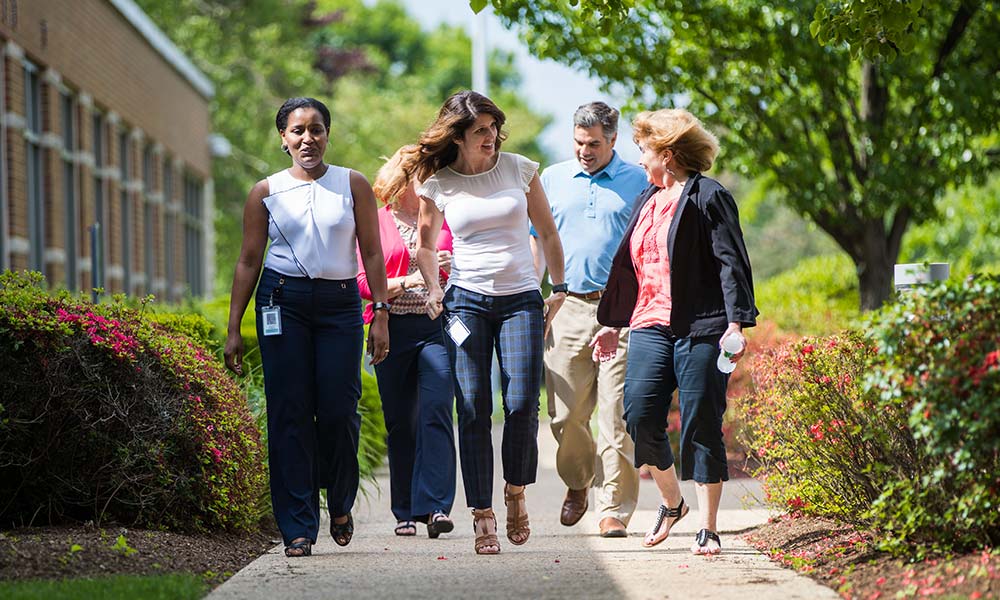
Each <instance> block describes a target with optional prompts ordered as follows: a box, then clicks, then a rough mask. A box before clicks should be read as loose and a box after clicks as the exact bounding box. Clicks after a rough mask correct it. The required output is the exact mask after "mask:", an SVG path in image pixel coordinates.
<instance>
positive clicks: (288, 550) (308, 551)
mask: <svg viewBox="0 0 1000 600" xmlns="http://www.w3.org/2000/svg"><path fill="white" fill-rule="evenodd" d="M298 550H301V551H302V552H301V554H298V553H296V551H298ZM285 556H287V557H288V558H301V557H303V556H312V542H310V541H309V540H306V539H301V540H299V541H297V542H292V543H291V544H288V545H287V546H285Z"/></svg>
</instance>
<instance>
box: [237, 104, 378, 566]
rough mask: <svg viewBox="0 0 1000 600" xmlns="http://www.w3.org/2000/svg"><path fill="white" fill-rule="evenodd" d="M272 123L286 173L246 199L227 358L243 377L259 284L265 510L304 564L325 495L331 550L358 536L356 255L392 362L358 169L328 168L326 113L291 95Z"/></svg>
mask: <svg viewBox="0 0 1000 600" xmlns="http://www.w3.org/2000/svg"><path fill="white" fill-rule="evenodd" d="M275 125H276V126H277V128H278V133H279V134H280V135H281V141H282V146H281V147H282V150H284V151H285V152H286V153H288V155H289V156H290V157H291V159H292V165H291V167H290V168H288V169H285V170H283V171H280V172H278V173H275V174H273V175H271V176H270V177H268V178H267V179H265V180H263V181H260V182H258V183H257V185H255V186H254V187H253V189H252V190H251V191H250V195H249V197H248V198H247V203H246V207H245V208H244V212H243V246H242V248H241V250H240V258H239V260H238V261H237V263H236V272H235V275H234V276H233V288H232V294H231V298H230V304H229V332H228V336H227V338H226V347H225V357H226V366H227V367H229V368H230V369H232V370H233V371H234V372H236V373H237V374H242V372H243V367H242V363H243V338H242V336H241V335H240V321H242V319H243V313H244V312H245V311H246V307H247V304H248V303H249V301H250V295H251V294H252V293H253V291H254V287H255V286H256V288H257V295H256V298H255V305H256V307H255V310H256V316H257V337H258V342H259V344H260V354H261V361H262V364H263V368H264V391H265V395H266V397H267V432H268V464H269V468H270V477H271V504H272V507H273V509H274V516H275V519H276V521H277V523H278V528H279V529H280V530H281V535H282V538H283V539H284V542H285V555H286V556H290V557H295V556H309V555H310V554H311V553H312V545H313V544H315V543H316V538H317V535H318V532H319V519H320V507H319V491H320V489H321V488H326V490H327V507H328V509H329V511H330V518H331V520H330V534H331V535H332V536H333V539H334V541H335V542H336V543H337V544H339V545H341V546H346V545H347V544H348V543H350V541H351V537H352V536H353V534H354V521H353V519H352V518H351V508H352V507H353V506H354V499H355V497H356V495H357V491H358V479H359V475H358V457H357V453H358V438H359V434H360V428H361V418H360V416H359V415H358V410H357V409H358V400H359V399H360V398H361V360H360V359H361V352H362V350H361V349H362V335H363V329H362V323H361V299H360V296H359V293H358V285H357V280H356V279H355V277H356V276H357V274H358V264H357V258H356V256H358V255H360V256H361V260H362V262H363V263H364V266H365V269H366V271H367V273H368V284H369V286H370V288H371V293H372V297H373V298H374V300H375V303H374V305H373V306H374V308H375V315H376V316H375V317H374V320H373V321H372V324H371V328H370V330H369V337H368V351H369V353H370V354H371V356H372V363H378V362H380V361H382V360H383V359H385V357H386V355H387V354H388V353H389V337H388V335H389V334H388V329H387V326H386V322H387V309H388V304H386V298H387V291H386V280H385V265H384V264H383V261H382V248H381V245H380V243H379V232H378V216H377V212H376V204H375V196H374V194H373V193H372V188H371V186H370V185H368V181H367V180H366V179H365V178H364V176H363V175H361V174H360V173H358V172H357V171H353V170H351V169H347V168H344V167H338V166H334V165H329V164H326V163H325V162H324V161H323V154H324V152H325V151H326V146H327V143H328V142H329V137H328V136H329V132H330V111H329V110H328V109H327V107H326V106H325V105H324V104H323V103H322V102H320V101H318V100H315V99H313V98H291V99H289V100H287V101H286V102H285V103H284V104H283V105H282V106H281V108H280V109H279V110H278V114H277V117H276V118H275ZM268 241H270V244H271V245H270V248H269V249H267V248H268ZM356 246H357V247H359V248H360V252H358V253H357V254H356V253H355V247H356ZM265 249H267V259H266V261H265V260H264V252H265ZM262 263H263V267H264V272H263V275H261V265H262ZM258 277H260V282H259V284H258V281H257V279H258Z"/></svg>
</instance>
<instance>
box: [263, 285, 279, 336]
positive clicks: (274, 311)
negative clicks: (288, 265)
mask: <svg viewBox="0 0 1000 600" xmlns="http://www.w3.org/2000/svg"><path fill="white" fill-rule="evenodd" d="M284 283H285V278H284V277H282V278H281V279H279V280H278V287H276V288H275V289H274V291H272V292H271V295H270V297H269V298H268V301H267V306H265V307H264V308H262V309H260V316H261V318H262V319H264V326H263V327H262V329H263V330H264V335H265V336H272V335H281V307H280V306H275V305H274V296H275V294H277V295H278V296H280V295H281V286H282V285H284Z"/></svg>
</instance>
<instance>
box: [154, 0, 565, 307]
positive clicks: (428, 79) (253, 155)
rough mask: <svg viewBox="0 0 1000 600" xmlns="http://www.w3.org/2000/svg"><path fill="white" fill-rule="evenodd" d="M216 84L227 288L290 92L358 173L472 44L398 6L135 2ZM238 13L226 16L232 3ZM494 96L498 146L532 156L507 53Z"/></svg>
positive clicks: (435, 104) (430, 104)
mask: <svg viewBox="0 0 1000 600" xmlns="http://www.w3.org/2000/svg"><path fill="white" fill-rule="evenodd" d="M137 2H138V4H139V5H140V7H141V8H142V9H143V10H144V11H146V13H147V14H148V15H149V16H150V18H151V19H152V20H153V21H154V22H155V23H156V24H157V25H158V26H159V27H160V28H161V29H163V30H164V32H165V33H166V34H167V35H168V36H169V37H170V38H171V40H173V42H174V43H175V44H177V46H178V47H179V48H180V49H181V50H182V51H183V52H185V53H186V54H187V55H188V57H189V58H190V59H191V60H192V61H193V62H194V63H195V64H196V65H197V66H198V68H200V69H201V70H202V71H203V72H205V74H206V75H208V77H209V79H210V80H211V81H212V83H213V84H214V85H215V90H216V96H215V98H214V99H213V101H212V105H211V110H212V127H213V129H214V131H215V132H216V133H219V134H221V135H223V136H225V137H226V138H227V139H228V140H229V141H230V142H231V144H232V147H233V154H232V155H231V156H229V157H225V158H217V159H215V161H214V164H213V177H214V179H215V192H216V208H217V213H216V223H215V225H216V256H217V257H218V265H217V269H216V272H217V273H218V278H217V281H216V285H217V286H218V289H222V290H227V289H228V286H229V283H230V281H231V279H232V272H233V263H234V262H235V260H236V255H237V253H238V251H239V246H240V242H241V239H242V228H241V225H240V224H241V222H242V215H243V212H242V211H243V204H244V202H245V200H246V195H247V192H248V191H249V189H250V188H251V186H253V184H254V183H255V182H256V181H258V180H260V179H262V178H263V177H265V176H267V175H268V174H269V173H272V172H274V171H277V170H279V169H281V168H283V167H286V166H287V165H288V157H287V156H286V155H285V154H283V153H282V152H281V150H280V148H279V146H280V141H279V139H278V137H277V134H276V131H275V129H274V113H275V111H276V110H277V108H278V106H280V105H281V103H282V102H283V101H284V100H285V99H286V98H288V97H290V96H303V95H306V96H315V97H317V98H319V99H321V100H323V101H325V102H327V103H328V105H329V106H330V109H331V112H332V113H333V123H332V131H331V140H330V147H329V149H328V150H327V157H326V158H327V160H328V161H329V162H332V163H336V164H342V165H345V166H349V167H352V168H355V169H357V170H359V171H361V172H362V173H364V174H365V175H366V176H368V177H369V178H371V177H373V176H374V174H375V171H376V170H377V169H378V167H379V166H380V165H381V164H382V160H381V157H383V156H389V155H391V154H392V153H393V152H394V151H395V150H396V148H398V147H399V146H400V145H402V144H406V143H410V142H413V141H414V140H415V139H416V138H417V136H418V135H419V133H420V132H421V131H422V130H423V129H424V128H425V127H426V126H427V125H428V124H429V123H430V122H431V121H432V120H433V118H434V116H435V115H436V112H437V109H438V108H439V107H440V105H441V103H442V102H443V101H444V99H445V97H446V96H447V95H448V94H450V93H452V92H454V91H457V90H459V89H463V88H466V87H468V86H469V83H470V82H471V79H472V76H471V41H470V39H469V37H468V36H467V35H466V33H465V32H464V31H463V30H462V29H460V28H455V27H446V26H443V27H439V28H438V29H436V30H434V31H432V32H425V31H422V30H421V28H420V26H419V24H418V23H417V22H416V21H415V20H414V19H413V18H412V17H410V16H409V15H408V14H407V13H406V11H405V9H404V8H403V7H402V5H401V4H400V3H399V2H398V1H397V0H380V1H379V2H377V3H376V4H375V5H373V6H368V5H366V4H365V3H364V2H362V1H361V0H318V1H314V0H243V1H241V2H239V3H235V2H232V0H175V1H173V2H162V1H160V0H137ZM237 5H238V6H239V9H238V10H237V9H236V8H235V6H237ZM490 74H491V79H492V81H493V82H494V90H495V91H494V92H493V94H492V95H493V97H494V100H496V101H497V103H498V104H499V105H500V106H501V107H502V108H503V109H504V110H505V112H507V115H508V127H507V128H508V130H509V131H510V134H511V137H510V140H509V142H508V144H507V145H506V146H505V149H507V150H511V151H514V152H521V153H524V154H527V155H529V156H532V157H535V158H539V159H543V160H544V156H543V154H542V151H541V149H540V147H539V146H538V144H537V143H536V141H535V138H537V137H538V134H539V133H540V132H541V131H542V129H544V128H545V126H546V125H547V124H548V119H547V118H546V117H543V116H540V115H538V114H536V113H535V112H533V111H532V110H531V109H530V108H529V107H528V106H527V104H526V103H525V102H524V101H523V100H522V99H521V98H520V96H519V95H518V91H517V87H518V85H519V83H520V81H519V78H518V75H517V73H516V70H515V68H514V63H513V56H512V55H511V54H510V53H506V52H499V51H496V52H494V53H493V54H492V56H491V58H490Z"/></svg>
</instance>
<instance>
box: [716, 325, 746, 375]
mask: <svg viewBox="0 0 1000 600" xmlns="http://www.w3.org/2000/svg"><path fill="white" fill-rule="evenodd" d="M745 345H746V340H745V339H744V338H743V336H742V335H740V334H739V333H731V334H729V336H728V337H726V339H725V340H723V341H722V351H721V352H719V359H718V360H717V361H715V364H716V366H717V367H719V370H720V371H722V372H723V373H732V372H733V371H735V370H736V363H734V362H733V361H732V360H730V359H731V358H732V357H733V355H734V354H736V353H738V352H739V351H740V350H742V349H743V347H744V346H745Z"/></svg>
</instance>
